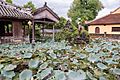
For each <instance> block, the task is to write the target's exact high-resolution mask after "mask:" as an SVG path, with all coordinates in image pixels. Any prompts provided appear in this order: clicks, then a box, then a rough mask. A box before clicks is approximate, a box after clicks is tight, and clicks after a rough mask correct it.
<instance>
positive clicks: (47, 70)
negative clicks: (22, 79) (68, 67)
mask: <svg viewBox="0 0 120 80" xmlns="http://www.w3.org/2000/svg"><path fill="white" fill-rule="evenodd" d="M52 70H53V69H52V68H46V69H45V70H43V71H42V72H41V73H40V78H41V79H44V78H45V77H46V76H48V75H50V74H51V71H52Z"/></svg>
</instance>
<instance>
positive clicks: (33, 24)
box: [32, 20, 35, 43]
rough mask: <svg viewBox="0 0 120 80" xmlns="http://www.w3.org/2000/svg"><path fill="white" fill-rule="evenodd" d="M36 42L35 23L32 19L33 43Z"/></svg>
mask: <svg viewBox="0 0 120 80" xmlns="http://www.w3.org/2000/svg"><path fill="white" fill-rule="evenodd" d="M34 42H35V23H34V20H33V21H32V43H34Z"/></svg>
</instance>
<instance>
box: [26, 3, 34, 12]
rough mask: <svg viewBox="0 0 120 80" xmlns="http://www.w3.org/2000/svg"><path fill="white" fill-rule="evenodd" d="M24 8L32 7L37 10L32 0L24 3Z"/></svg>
mask: <svg viewBox="0 0 120 80" xmlns="http://www.w3.org/2000/svg"><path fill="white" fill-rule="evenodd" d="M24 8H31V9H32V11H35V10H36V7H35V5H34V4H33V3H32V1H29V2H27V3H26V4H25V5H24Z"/></svg>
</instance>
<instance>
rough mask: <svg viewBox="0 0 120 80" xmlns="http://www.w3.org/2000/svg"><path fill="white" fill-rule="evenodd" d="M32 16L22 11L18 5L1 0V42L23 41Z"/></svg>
mask: <svg viewBox="0 0 120 80" xmlns="http://www.w3.org/2000/svg"><path fill="white" fill-rule="evenodd" d="M29 20H32V16H31V15H28V14H27V13H24V12H21V11H20V10H18V9H17V8H16V7H14V6H12V5H9V4H7V3H6V2H4V1H2V0H1V1H0V43H6V42H16V41H23V40H24V38H25V35H26V34H25V32H26V31H25V30H26V29H28V28H26V27H25V24H27V22H28V21H29Z"/></svg>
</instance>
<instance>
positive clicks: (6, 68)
mask: <svg viewBox="0 0 120 80" xmlns="http://www.w3.org/2000/svg"><path fill="white" fill-rule="evenodd" d="M16 67H17V66H16V65H13V64H9V65H6V66H5V67H4V70H5V71H11V70H14V69H15V68H16Z"/></svg>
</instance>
